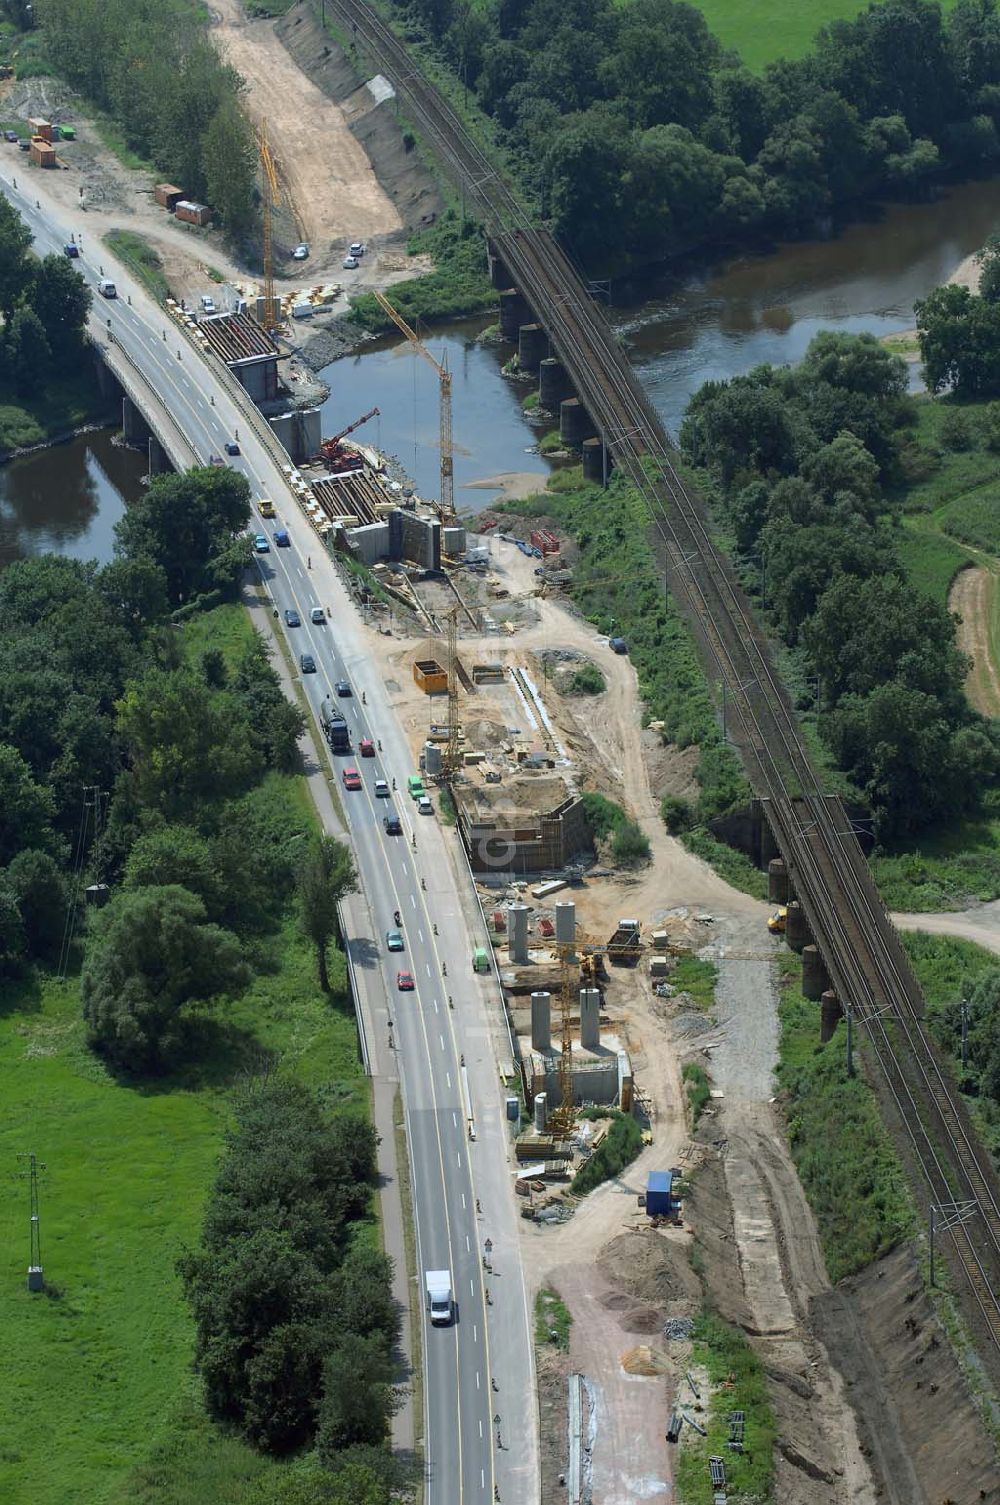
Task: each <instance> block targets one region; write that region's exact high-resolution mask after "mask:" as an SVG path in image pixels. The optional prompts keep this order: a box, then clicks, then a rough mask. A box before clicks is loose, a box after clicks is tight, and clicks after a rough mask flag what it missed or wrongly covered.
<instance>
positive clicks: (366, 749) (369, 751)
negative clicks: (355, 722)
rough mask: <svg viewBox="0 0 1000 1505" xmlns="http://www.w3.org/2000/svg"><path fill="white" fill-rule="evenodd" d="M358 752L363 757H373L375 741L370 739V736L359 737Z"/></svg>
mask: <svg viewBox="0 0 1000 1505" xmlns="http://www.w3.org/2000/svg"><path fill="white" fill-rule="evenodd" d="M358 752H359V753H360V754H361V756H362V757H363V758H374V756H375V743H374V742H373V741H372V739H371V737H362V738H361V741H360V742H359V743H358Z"/></svg>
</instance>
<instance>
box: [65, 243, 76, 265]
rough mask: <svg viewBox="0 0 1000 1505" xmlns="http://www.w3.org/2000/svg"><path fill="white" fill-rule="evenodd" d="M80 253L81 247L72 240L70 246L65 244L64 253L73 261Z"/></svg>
mask: <svg viewBox="0 0 1000 1505" xmlns="http://www.w3.org/2000/svg"><path fill="white" fill-rule="evenodd" d="M79 254H80V247H79V246H75V245H74V244H73V242H72V241H70V243H69V245H68V246H63V255H64V256H68V257H69V258H70V260H71V261H75V260H76V258H77V257H78V256H79Z"/></svg>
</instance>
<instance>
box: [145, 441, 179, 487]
mask: <svg viewBox="0 0 1000 1505" xmlns="http://www.w3.org/2000/svg"><path fill="white" fill-rule="evenodd" d="M148 450H149V474H150V476H151V477H152V476H162V475H164V474H166V473H168V472H170V471H172V470H173V468H174V467H173V466H172V465H171V463H170V459H169V457H168V455H167V452H166V450H165V449H164V448H163V445H162V444H161V443H160V441H159V439H157V437H156V435H155V434H150V436H149V444H148Z"/></svg>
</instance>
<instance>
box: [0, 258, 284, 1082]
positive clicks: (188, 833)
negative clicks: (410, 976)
mask: <svg viewBox="0 0 1000 1505" xmlns="http://www.w3.org/2000/svg"><path fill="white" fill-rule="evenodd" d="M0 267H2V268H3V270H4V271H7V270H9V263H7V262H5V261H3V260H2V259H0ZM249 516H250V509H249V501H248V492H247V486H246V482H245V480H244V479H243V478H242V477H240V476H238V475H236V474H235V473H234V472H230V471H225V472H222V473H220V471H219V470H218V469H206V470H200V471H192V472H189V473H188V474H187V475H184V476H170V477H160V478H158V479H156V480H154V481H153V482H152V484H151V485H150V486H149V487H148V489H147V491H146V492H145V493H144V495H143V496H142V497H141V498H139V499H138V500H137V501H136V502H134V503H133V504H132V505H131V507H130V508H129V511H128V513H127V515H126V517H125V518H124V519H123V521H122V523H121V524H120V525H119V528H118V537H117V546H116V558H115V559H114V560H113V561H112V563H110V564H108V565H106V566H104V567H103V568H99V567H98V566H97V565H96V564H94V563H88V564H85V563H81V562H80V561H77V560H71V559H62V558H57V557H55V556H51V555H49V556H41V557H39V558H35V559H27V560H20V561H16V562H15V563H13V564H11V565H9V566H8V567H7V568H6V569H5V570H4V571H3V573H2V574H0V973H4V974H6V975H11V974H12V973H15V972H17V971H18V970H19V969H21V968H23V967H25V966H28V965H30V964H32V963H34V962H38V963H41V964H50V963H52V962H53V961H55V960H57V959H58V956H59V953H60V950H61V947H62V943H63V935H64V930H65V926H66V920H67V913H68V908H69V907H70V904H71V902H72V903H75V902H77V901H78V900H79V896H80V888H81V886H82V883H83V880H84V875H85V874H86V875H87V876H88V877H89V878H92V879H95V880H101V881H105V882H107V883H109V884H111V885H112V886H113V888H114V890H115V892H114V897H113V899H112V902H111V904H110V905H109V906H108V907H107V909H105V910H104V911H103V912H101V914H100V915H99V916H98V917H96V918H95V919H94V922H93V925H92V928H91V931H90V933H89V935H88V937H87V944H86V955H85V961H84V974H83V987H82V993H83V1003H84V1012H85V1016H86V1018H87V1022H88V1026H89V1029H90V1033H91V1039H92V1041H93V1043H94V1044H95V1045H98V1046H99V1047H100V1048H101V1049H102V1050H104V1051H105V1052H106V1053H107V1055H108V1056H109V1058H110V1059H112V1060H113V1061H114V1063H115V1064H116V1065H118V1066H120V1067H122V1068H125V1069H130V1070H142V1071H146V1070H150V1069H162V1068H163V1067H165V1066H166V1065H168V1064H169V1063H170V1062H172V1061H173V1060H175V1059H176V1057H177V1055H178V1053H179V1052H180V1051H181V1050H182V1048H183V1044H184V1039H185V1030H186V1021H187V1019H188V1017H189V1016H190V1012H191V1009H190V1006H191V1005H192V1004H197V1003H198V1002H200V1001H202V1000H204V999H205V998H207V997H211V996H215V995H216V994H225V993H227V992H232V991H234V990H238V989H239V988H240V987H242V986H244V985H245V982H246V977H247V972H246V968H245V965H244V962H245V959H246V958H245V956H244V955H243V953H244V952H245V951H246V949H247V938H248V937H250V936H251V935H252V933H253V930H254V927H255V926H259V925H260V924H261V923H263V922H264V921H266V919H267V918H268V916H270V915H273V913H274V909H275V904H276V895H283V894H287V893H288V892H289V890H290V888H291V887H292V886H293V884H294V865H293V860H292V859H293V857H294V855H295V848H294V847H291V846H290V845H289V843H290V842H291V841H293V840H294V839H295V836H296V835H298V836H299V838H300V839H301V838H302V836H303V834H304V832H303V827H302V826H301V825H300V826H299V827H298V830H297V831H296V829H295V828H294V826H293V828H292V829H291V830H288V829H287V826H286V824H284V823H283V822H282V820H281V818H280V817H279V816H275V815H274V814H273V813H272V811H271V810H270V808H269V804H268V799H267V795H266V791H265V788H264V786H263V783H262V781H263V780H264V779H265V777H266V774H267V771H268V770H269V769H272V768H274V769H280V770H290V769H293V768H295V767H297V758H298V753H297V741H298V737H299V735H300V733H301V729H302V716H301V713H300V712H299V711H298V710H297V709H296V708H295V707H294V706H292V705H290V704H289V702H288V701H287V700H286V698H285V696H284V695H283V693H282V691H281V686H280V683H279V681H278V677H277V674H276V673H275V671H274V669H273V668H272V667H271V665H270V663H269V662H268V660H267V655H266V652H265V650H264V647H263V644H262V643H261V642H260V641H259V640H257V639H254V641H253V642H252V643H251V644H250V645H249V647H248V648H247V649H246V651H245V652H244V653H243V654H242V656H241V657H240V658H239V659H238V660H237V662H236V663H235V665H234V666H233V668H232V669H231V670H227V669H226V665H225V662H224V661H223V660H222V657H221V655H220V654H219V653H218V652H217V651H216V650H211V649H210V650H208V651H207V652H206V653H205V654H204V655H203V658H202V660H201V662H199V663H191V662H185V661H184V660H183V659H182V657H181V653H180V648H179V645H178V639H177V635H176V633H174V632H173V631H172V629H171V628H170V627H169V625H168V612H169V609H170V604H171V599H169V598H172V600H173V601H174V602H180V601H184V602H185V603H188V605H189V604H190V603H191V602H193V601H198V600H204V599H205V598H206V597H208V598H209V599H211V600H213V601H214V600H217V599H226V598H229V599H232V598H234V597H235V595H236V591H237V587H238V582H239V579H240V576H241V574H242V571H243V568H244V566H245V563H246V560H247V559H248V557H249V554H248V549H249V543H248V541H247V540H246V538H245V537H244V536H243V533H242V530H243V529H244V528H245V526H246V523H247V521H248V519H249ZM178 537H180V538H181V540H182V542H183V545H184V549H185V555H184V557H183V560H181V561H178V559H177V556H176V553H175V550H176V540H177V539H178ZM188 551H190V552H188ZM85 790H90V791H91V794H90V795H88V796H87V799H88V802H89V803H88V804H87V806H86V807H85V805H84V791H85ZM94 791H96V793H94ZM85 808H86V809H87V810H88V811H89V815H88V819H87V822H86V824H85V825H84V826H83V834H82V836H81V820H82V815H83V813H84V810H85ZM168 958H169V964H168V960H167V959H168Z"/></svg>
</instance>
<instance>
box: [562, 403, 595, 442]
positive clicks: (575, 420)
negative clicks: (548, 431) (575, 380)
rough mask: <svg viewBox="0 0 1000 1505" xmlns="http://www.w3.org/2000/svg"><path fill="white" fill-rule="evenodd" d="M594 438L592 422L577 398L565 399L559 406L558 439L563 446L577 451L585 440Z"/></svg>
mask: <svg viewBox="0 0 1000 1505" xmlns="http://www.w3.org/2000/svg"><path fill="white" fill-rule="evenodd" d="M593 437H594V421H593V419H592V418H591V416H590V414H589V413H588V412H587V409H586V408H585V407H584V405H583V403H582V402H581V401H580V399H579V397H567V398H566V400H565V402H561V403H560V404H559V438H560V440H561V441H562V443H563V444H568V445H571V446H572V447H573V448H574V449H578V448H579V447H580V445H582V444H583V441H584V440H585V439H592V438H593Z"/></svg>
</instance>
